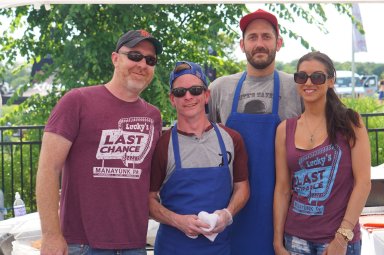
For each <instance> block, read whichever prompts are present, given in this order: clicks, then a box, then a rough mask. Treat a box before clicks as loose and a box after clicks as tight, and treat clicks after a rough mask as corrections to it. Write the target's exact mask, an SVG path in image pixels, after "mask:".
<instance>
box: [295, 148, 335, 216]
mask: <svg viewBox="0 0 384 255" xmlns="http://www.w3.org/2000/svg"><path fill="white" fill-rule="evenodd" d="M341 154H342V152H341V149H340V147H339V146H338V145H328V146H325V147H322V148H320V149H318V150H315V151H313V152H312V153H309V154H307V155H305V156H303V157H300V158H299V165H300V170H298V171H296V172H295V173H294V176H293V177H294V178H293V183H292V185H293V189H294V191H295V192H296V193H297V194H298V196H297V199H295V198H294V201H293V211H295V212H296V213H299V214H305V215H323V214H324V206H323V205H321V202H322V201H325V200H326V199H327V198H328V197H329V194H330V193H331V190H332V187H333V184H334V182H335V178H336V174H337V170H338V168H339V167H338V166H339V163H340V158H341ZM319 202H320V205H319V204H318V203H319Z"/></svg>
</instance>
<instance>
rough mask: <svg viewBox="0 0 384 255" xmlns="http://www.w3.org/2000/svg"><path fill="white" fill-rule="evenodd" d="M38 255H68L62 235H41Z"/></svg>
mask: <svg viewBox="0 0 384 255" xmlns="http://www.w3.org/2000/svg"><path fill="white" fill-rule="evenodd" d="M40 255H68V245H67V242H66V241H65V239H64V237H63V236H62V235H43V239H42V243H41V250H40Z"/></svg>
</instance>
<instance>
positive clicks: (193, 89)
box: [171, 86, 205, 97]
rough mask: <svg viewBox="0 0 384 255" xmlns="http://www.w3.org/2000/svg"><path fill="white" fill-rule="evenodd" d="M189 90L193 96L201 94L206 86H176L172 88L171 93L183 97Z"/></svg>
mask: <svg viewBox="0 0 384 255" xmlns="http://www.w3.org/2000/svg"><path fill="white" fill-rule="evenodd" d="M187 91H189V93H191V95H193V96H199V95H201V93H203V91H205V87H203V86H192V87H190V88H174V89H172V91H171V93H172V94H173V95H174V96H175V97H183V96H185V94H187Z"/></svg>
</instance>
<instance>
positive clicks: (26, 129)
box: [0, 126, 44, 218]
mask: <svg viewBox="0 0 384 255" xmlns="http://www.w3.org/2000/svg"><path fill="white" fill-rule="evenodd" d="M43 130H44V126H17V127H12V126H2V127H0V153H1V155H0V167H1V172H0V175H1V190H2V191H3V193H4V208H5V209H7V211H8V213H7V215H6V216H5V217H6V218H9V217H13V216H14V215H13V210H12V205H13V201H14V197H15V192H19V193H20V195H21V197H22V199H23V200H24V202H25V205H26V208H27V212H28V213H30V212H35V211H36V199H35V183H36V171H37V164H38V157H39V153H40V148H41V138H42V134H43Z"/></svg>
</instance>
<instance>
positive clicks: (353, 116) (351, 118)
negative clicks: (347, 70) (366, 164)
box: [296, 51, 361, 146]
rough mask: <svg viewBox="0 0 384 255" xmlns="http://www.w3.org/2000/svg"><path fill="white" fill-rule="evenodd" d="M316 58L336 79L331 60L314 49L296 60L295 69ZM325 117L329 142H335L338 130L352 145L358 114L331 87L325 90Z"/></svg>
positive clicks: (358, 121)
mask: <svg viewBox="0 0 384 255" xmlns="http://www.w3.org/2000/svg"><path fill="white" fill-rule="evenodd" d="M310 60H316V61H318V62H320V63H322V64H323V65H324V66H325V68H326V71H327V74H328V76H329V77H333V79H336V70H335V67H334V65H333V62H332V60H331V59H330V58H329V57H328V56H327V55H326V54H324V53H321V52H319V51H314V52H310V53H307V54H305V55H304V56H302V57H301V58H300V59H299V62H297V67H296V69H297V70H298V69H299V66H300V64H301V63H302V62H303V61H310ZM325 118H326V121H327V133H328V137H329V140H330V143H331V144H336V143H337V138H336V134H337V132H340V133H341V134H342V135H343V136H344V137H345V138H346V139H347V141H349V142H352V146H354V145H355V143H356V134H355V131H354V129H353V128H354V126H355V127H361V125H360V120H359V114H358V113H357V112H356V111H354V110H352V109H350V108H347V107H346V106H345V105H344V104H343V102H341V100H340V98H339V97H338V96H337V95H336V93H335V90H334V89H333V88H328V90H327V101H326V105H325Z"/></svg>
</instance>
